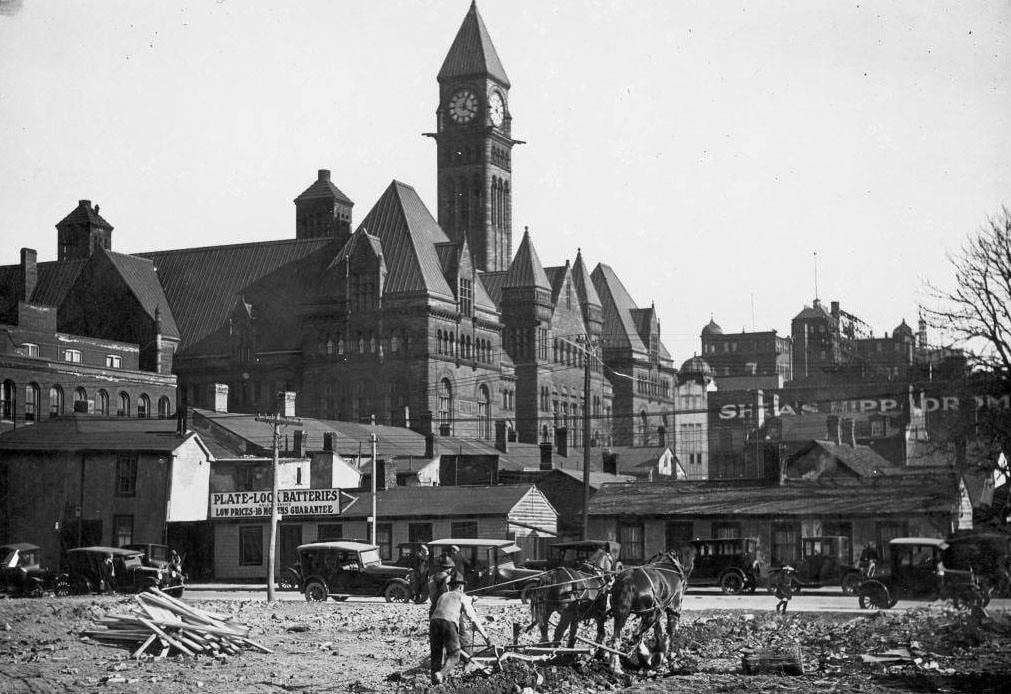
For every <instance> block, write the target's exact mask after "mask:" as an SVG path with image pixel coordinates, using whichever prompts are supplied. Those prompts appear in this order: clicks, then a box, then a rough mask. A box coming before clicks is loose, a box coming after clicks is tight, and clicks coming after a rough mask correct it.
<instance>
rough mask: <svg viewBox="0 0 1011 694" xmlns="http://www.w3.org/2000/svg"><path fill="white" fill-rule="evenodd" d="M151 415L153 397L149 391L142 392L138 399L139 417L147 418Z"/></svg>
mask: <svg viewBox="0 0 1011 694" xmlns="http://www.w3.org/2000/svg"><path fill="white" fill-rule="evenodd" d="M150 416H151V398H149V397H148V396H147V393H141V394H140V398H138V400H137V418H138V419H145V418H147V417H150Z"/></svg>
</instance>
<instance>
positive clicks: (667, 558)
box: [609, 546, 695, 671]
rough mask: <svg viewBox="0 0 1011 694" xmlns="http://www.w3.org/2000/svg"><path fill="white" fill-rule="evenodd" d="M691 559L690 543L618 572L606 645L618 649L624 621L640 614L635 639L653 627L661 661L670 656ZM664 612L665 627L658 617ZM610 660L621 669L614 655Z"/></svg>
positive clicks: (692, 560)
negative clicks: (608, 638) (612, 622)
mask: <svg viewBox="0 0 1011 694" xmlns="http://www.w3.org/2000/svg"><path fill="white" fill-rule="evenodd" d="M694 558H695V550H694V548H692V547H690V546H689V547H685V548H682V549H681V550H680V551H678V550H670V551H667V552H661V553H658V554H655V555H653V556H652V557H651V558H650V559H649V560H648V561H647V562H646V563H645V564H643V565H642V566H635V567H631V568H627V569H625V570H624V571H622V572H621V573H620V574H618V576H617V578H615V580H614V585H613V586H612V587H611V594H610V597H611V611H612V612H613V614H614V633H613V634H612V635H611V642H610V644H609V646H610V647H611V649H612V650H615V649H617V646H618V641H619V639H620V638H621V631H622V629H624V627H625V623H626V622H627V621H628V619H629V617H631V616H632V615H633V614H635V615H638V616H639V629H638V631H637V633H636V635H635V640H636V641H639V640H641V639H642V637H643V636H644V635H645V634H646V632H648V631H649V630H650V628H653V630H654V635H655V637H656V640H657V644H658V645H659V646H660V659H661V662H663V661H666V660H667V658H669V657H670V651H671V647H672V645H673V637H674V634H675V633H677V628H678V622H679V621H680V619H681V604H682V602H683V601H684V595H685V589H686V587H687V586H688V577H689V576H690V575H691V572H692V568H693V567H694V565H695V561H694ZM665 615H666V617H667V620H666V628H665V625H664V622H663V620H661V617H663V616H665ZM612 663H613V667H614V669H615V670H616V671H617V670H620V669H621V663H620V662H619V661H618V660H617V658H614V659H612Z"/></svg>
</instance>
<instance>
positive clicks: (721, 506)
mask: <svg viewBox="0 0 1011 694" xmlns="http://www.w3.org/2000/svg"><path fill="white" fill-rule="evenodd" d="M953 499H954V490H949V489H944V488H938V486H937V485H929V484H924V485H906V486H904V487H903V488H902V489H901V490H899V491H897V490H896V489H895V488H893V487H892V486H890V484H878V485H875V484H864V485H860V486H858V487H854V486H853V485H847V486H823V485H818V484H815V483H809V484H791V485H788V486H778V487H732V488H720V487H717V486H714V485H707V484H705V483H699V484H693V483H690V482H654V483H653V484H606V485H604V486H603V487H601V489H600V490H599V491H598V492H597V493H596V494H595V495H594V496H593V497H592V498H591V499H590V506H589V514H590V515H591V516H652V517H656V516H677V517H687V516H694V517H699V516H710V517H715V516H722V517H727V518H735V517H736V518H740V517H747V516H765V517H772V518H789V517H798V518H799V517H807V516H810V515H811V510H812V509H817V510H818V514H819V515H820V516H823V517H829V516H832V515H843V516H858V517H859V516H867V517H872V516H897V517H908V516H910V515H914V514H924V513H940V514H950V513H951V511H952V502H953Z"/></svg>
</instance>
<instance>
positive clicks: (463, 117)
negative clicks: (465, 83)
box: [449, 89, 478, 123]
mask: <svg viewBox="0 0 1011 694" xmlns="http://www.w3.org/2000/svg"><path fill="white" fill-rule="evenodd" d="M477 106H478V101H477V94H475V93H474V92H473V91H471V90H470V89H460V90H459V91H457V92H456V93H455V94H453V96H452V98H451V99H450V100H449V117H450V118H452V119H453V122H454V123H469V122H470V121H471V120H473V119H474V116H476V115H477Z"/></svg>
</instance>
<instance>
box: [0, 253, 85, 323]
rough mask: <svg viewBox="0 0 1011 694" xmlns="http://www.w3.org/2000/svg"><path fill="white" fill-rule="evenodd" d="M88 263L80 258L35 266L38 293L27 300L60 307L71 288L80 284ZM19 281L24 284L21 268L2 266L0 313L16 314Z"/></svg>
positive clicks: (17, 266)
mask: <svg viewBox="0 0 1011 694" xmlns="http://www.w3.org/2000/svg"><path fill="white" fill-rule="evenodd" d="M87 262H88V261H87V259H85V258H81V259H79V260H64V261H62V262H57V261H49V262H45V263H39V264H37V265H36V266H35V267H36V272H37V273H38V279H37V282H36V284H35V291H34V292H33V293H32V295H31V296H30V297H28V301H29V303H34V304H41V305H43V306H56V307H58V306H59V305H60V304H62V303H63V299H64V297H66V296H67V292H69V291H70V288H71V287H73V286H74V283H75V282H77V278H78V276H79V275H80V274H81V270H82V269H84V266H85V264H86V263H87ZM19 282H21V266H20V265H5V266H3V267H0V313H13V312H14V311H15V310H16V308H17V306H16V302H17V287H18V283H19Z"/></svg>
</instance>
